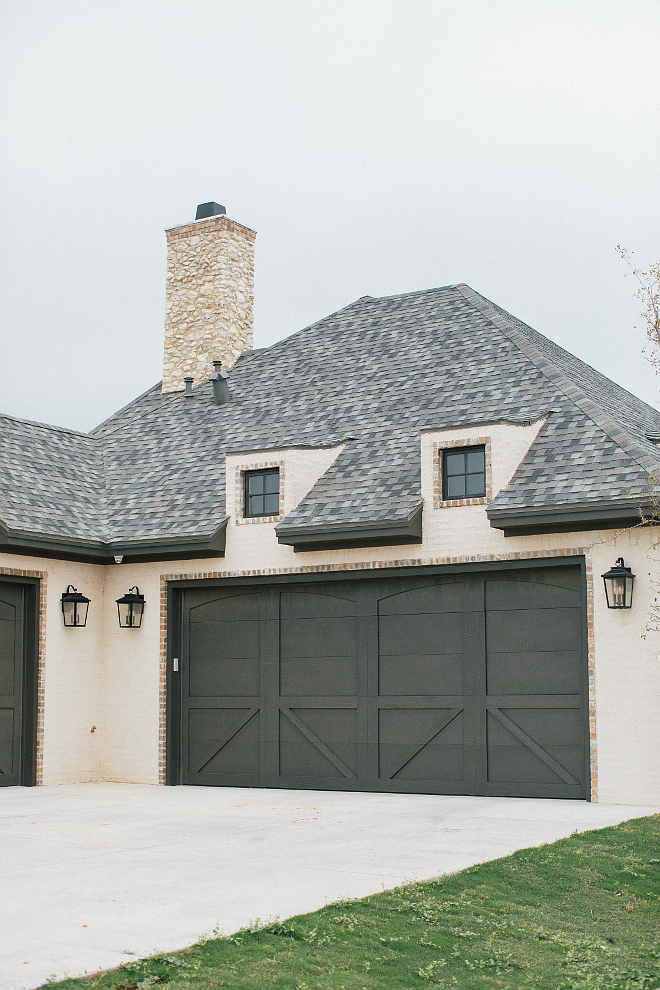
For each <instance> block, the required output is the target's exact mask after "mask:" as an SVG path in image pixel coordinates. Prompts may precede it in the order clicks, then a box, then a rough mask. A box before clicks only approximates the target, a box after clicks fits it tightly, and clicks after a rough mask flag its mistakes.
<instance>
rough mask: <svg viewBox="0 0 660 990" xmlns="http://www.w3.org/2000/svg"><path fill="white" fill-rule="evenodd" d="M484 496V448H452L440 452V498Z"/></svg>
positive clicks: (448, 499) (446, 499)
mask: <svg viewBox="0 0 660 990" xmlns="http://www.w3.org/2000/svg"><path fill="white" fill-rule="evenodd" d="M485 494H486V448H485V447H464V448H463V449H461V448H456V447H452V448H449V449H447V450H443V452H442V498H443V499H444V500H445V501H450V500H451V499H459V498H483V497H484V496H485Z"/></svg>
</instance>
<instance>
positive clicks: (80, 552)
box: [0, 516, 229, 564]
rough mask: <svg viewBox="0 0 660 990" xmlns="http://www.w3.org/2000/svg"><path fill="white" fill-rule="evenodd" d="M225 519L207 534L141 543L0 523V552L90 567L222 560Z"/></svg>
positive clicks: (159, 538) (169, 537) (225, 532)
mask: <svg viewBox="0 0 660 990" xmlns="http://www.w3.org/2000/svg"><path fill="white" fill-rule="evenodd" d="M228 519H229V517H228V516H227V517H226V518H225V519H224V520H223V521H222V522H221V524H220V525H219V526H218V527H217V528H216V529H215V530H213V532H212V533H210V534H202V535H197V534H194V535H190V536H166V537H148V538H146V539H141V540H111V541H108V542H105V541H103V540H84V539H78V538H77V537H74V536H71V537H68V536H53V535H50V534H47V533H30V532H28V531H26V530H18V529H10V528H9V527H8V526H6V525H5V524H4V523H2V522H0V552H5V553H14V554H24V555H25V556H28V557H52V558H56V559H61V560H78V561H83V562H84V563H90V564H114V563H115V557H122V558H123V560H122V563H142V562H144V563H146V562H148V561H152V560H154V561H155V560H179V559H190V558H194V557H224V555H225V543H226V535H227V521H228Z"/></svg>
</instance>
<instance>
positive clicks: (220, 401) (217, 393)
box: [209, 361, 231, 406]
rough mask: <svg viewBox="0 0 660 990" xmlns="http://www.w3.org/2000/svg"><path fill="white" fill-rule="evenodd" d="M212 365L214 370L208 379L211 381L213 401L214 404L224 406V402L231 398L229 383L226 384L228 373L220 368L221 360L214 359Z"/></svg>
mask: <svg viewBox="0 0 660 990" xmlns="http://www.w3.org/2000/svg"><path fill="white" fill-rule="evenodd" d="M213 367H214V368H215V371H214V372H213V374H212V375H210V376H209V381H211V382H213V402H214V403H215V405H216V406H224V404H225V402H229V400H230V399H231V394H230V392H229V385H227V379H228V378H229V375H228V374H227V372H226V371H222V370H221V369H222V361H214V362H213Z"/></svg>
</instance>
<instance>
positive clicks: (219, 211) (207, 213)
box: [195, 203, 227, 220]
mask: <svg viewBox="0 0 660 990" xmlns="http://www.w3.org/2000/svg"><path fill="white" fill-rule="evenodd" d="M226 212H227V211H226V209H225V208H224V206H220V204H219V203H200V204H199V206H198V207H197V213H196V214H195V220H206V219H207V217H218V216H222V215H223V214H225V213H226Z"/></svg>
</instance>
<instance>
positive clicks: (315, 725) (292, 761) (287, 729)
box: [280, 708, 357, 780]
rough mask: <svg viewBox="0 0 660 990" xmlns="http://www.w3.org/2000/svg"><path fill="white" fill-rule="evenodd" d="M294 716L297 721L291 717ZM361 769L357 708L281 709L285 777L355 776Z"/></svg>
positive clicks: (281, 742)
mask: <svg viewBox="0 0 660 990" xmlns="http://www.w3.org/2000/svg"><path fill="white" fill-rule="evenodd" d="M291 716H293V720H292V718H291ZM356 771H357V713H356V711H355V709H353V710H351V709H327V708H321V709H319V708H317V709H313V708H299V709H291V710H290V714H289V713H287V712H284V711H282V712H280V774H281V775H282V776H283V777H288V776H292V777H308V776H319V777H324V778H325V777H329V778H334V779H336V780H347V779H349V780H350V779H353V778H355V776H356Z"/></svg>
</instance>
